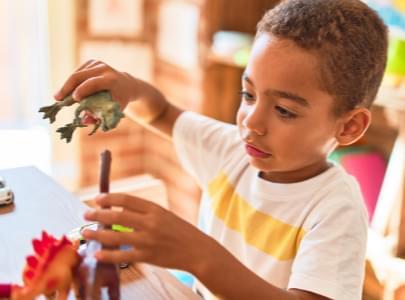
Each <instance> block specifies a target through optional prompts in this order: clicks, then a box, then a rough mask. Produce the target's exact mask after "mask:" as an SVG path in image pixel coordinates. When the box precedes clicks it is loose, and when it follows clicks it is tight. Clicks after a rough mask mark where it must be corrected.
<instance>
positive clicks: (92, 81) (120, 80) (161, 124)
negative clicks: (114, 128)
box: [55, 60, 182, 138]
mask: <svg viewBox="0 0 405 300" xmlns="http://www.w3.org/2000/svg"><path fill="white" fill-rule="evenodd" d="M103 90H108V91H109V92H110V93H111V95H112V98H113V99H114V101H117V102H118V103H119V104H120V106H121V109H122V110H124V113H125V114H126V115H127V116H128V117H130V118H131V119H133V120H135V121H137V122H139V123H141V124H142V125H144V126H146V127H148V128H150V129H152V130H154V131H156V132H158V133H161V134H162V135H163V136H166V137H168V138H170V137H171V135H172V131H173V125H174V122H175V121H176V119H177V117H178V116H179V115H180V114H181V113H182V110H180V109H179V108H177V107H175V106H174V105H172V104H171V103H169V102H168V101H167V99H166V98H165V96H164V95H163V94H162V93H161V92H160V91H159V90H158V89H156V88H155V87H154V86H152V85H151V84H149V83H147V82H145V81H142V80H140V79H137V78H134V77H133V76H131V75H130V74H128V73H126V72H120V71H117V70H115V69H114V68H112V67H110V66H109V65H107V64H105V63H103V62H100V61H95V60H90V61H87V62H86V63H84V64H83V65H81V66H80V67H79V68H78V69H77V70H76V71H75V72H74V73H73V74H72V75H70V77H69V78H68V79H67V80H66V82H65V83H64V84H63V86H62V87H61V89H60V90H59V91H58V92H57V93H56V94H55V99H56V100H62V99H63V98H64V97H66V96H67V95H69V94H72V96H73V98H74V99H75V100H76V101H80V100H81V99H83V98H84V97H86V96H89V95H91V94H94V93H96V92H99V91H103Z"/></svg>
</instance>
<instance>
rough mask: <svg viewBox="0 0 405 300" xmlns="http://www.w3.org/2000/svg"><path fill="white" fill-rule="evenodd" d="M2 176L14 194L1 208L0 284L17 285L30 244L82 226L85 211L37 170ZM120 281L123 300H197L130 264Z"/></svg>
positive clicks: (164, 275)
mask: <svg viewBox="0 0 405 300" xmlns="http://www.w3.org/2000/svg"><path fill="white" fill-rule="evenodd" d="M0 176H2V177H3V178H4V179H5V180H6V182H7V185H9V186H10V187H11V189H12V190H13V191H14V194H15V199H14V205H11V206H6V207H0V245H1V246H0V283H9V282H13V283H20V284H21V281H22V280H21V273H22V269H23V266H24V263H25V257H26V256H27V255H30V254H32V253H33V250H32V246H31V240H32V239H33V238H39V237H40V235H41V232H42V230H46V231H47V232H48V233H50V234H52V235H54V236H56V237H58V238H60V237H61V236H62V235H63V234H66V233H67V232H69V231H70V230H71V229H73V228H76V227H78V226H81V225H83V224H84V223H85V221H84V219H83V217H82V215H83V212H84V211H86V210H87V209H88V208H87V206H85V205H84V204H83V203H82V202H81V201H79V200H78V199H77V198H76V197H75V196H73V195H72V194H71V193H69V192H68V191H66V190H65V189H64V188H62V187H61V186H60V185H58V184H57V183H56V182H55V181H54V180H53V179H52V178H50V177H49V176H47V175H46V174H44V173H42V172H41V171H39V170H38V169H36V168H35V167H21V168H15V169H6V170H0ZM120 280H121V295H122V297H121V298H122V299H146V300H147V299H154V300H160V299H162V300H165V299H168V300H169V299H176V300H181V299H200V298H199V297H198V296H197V295H196V294H194V293H193V292H192V291H191V290H190V289H188V288H187V287H186V286H184V285H183V284H181V283H180V282H179V281H177V279H175V278H174V277H173V276H171V274H170V273H169V272H167V271H166V270H165V269H162V268H158V267H155V266H150V265H146V264H139V265H137V266H136V267H135V266H131V267H130V268H128V269H124V270H121V271H120ZM103 298H104V297H103ZM70 299H74V297H73V296H72V293H71V295H70Z"/></svg>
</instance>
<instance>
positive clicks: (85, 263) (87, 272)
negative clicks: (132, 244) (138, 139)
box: [78, 150, 120, 300]
mask: <svg viewBox="0 0 405 300" xmlns="http://www.w3.org/2000/svg"><path fill="white" fill-rule="evenodd" d="M110 167H111V153H110V151H108V150H105V151H104V152H103V153H101V167H100V182H99V183H100V193H108V192H109V175H110ZM103 208H109V207H103ZM97 229H98V230H101V229H111V226H103V225H101V224H100V225H99V226H98V228H97ZM101 249H111V248H109V247H106V246H104V245H102V244H100V243H99V242H97V241H89V242H88V243H87V248H86V251H85V254H84V256H83V260H82V263H81V264H80V266H79V270H78V273H79V274H78V275H79V276H78V277H79V284H78V285H79V291H78V294H79V297H80V299H83V300H90V299H91V300H99V299H101V288H102V287H107V290H108V295H109V299H110V300H118V299H120V282H119V275H118V269H117V266H116V265H114V264H108V263H101V262H98V261H97V260H96V259H95V257H94V254H95V253H96V252H97V251H99V250H101Z"/></svg>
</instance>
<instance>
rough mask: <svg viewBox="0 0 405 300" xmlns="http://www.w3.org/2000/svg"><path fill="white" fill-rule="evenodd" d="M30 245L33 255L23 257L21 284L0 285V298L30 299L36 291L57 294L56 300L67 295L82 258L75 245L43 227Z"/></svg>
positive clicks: (36, 293)
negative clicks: (22, 284) (23, 265)
mask: <svg viewBox="0 0 405 300" xmlns="http://www.w3.org/2000/svg"><path fill="white" fill-rule="evenodd" d="M32 246H33V248H34V251H35V255H31V256H28V257H27V259H26V266H25V268H24V273H23V281H24V286H22V287H21V286H17V285H11V284H9V285H0V298H1V297H6V298H9V299H12V300H33V299H36V297H38V296H39V295H45V296H47V297H50V296H54V295H56V297H57V298H56V299H58V300H65V299H67V296H68V294H69V291H70V288H71V287H72V285H73V283H74V280H75V274H76V272H77V268H78V266H79V263H80V261H81V257H80V255H79V254H78V252H77V245H74V244H73V243H72V242H70V241H69V240H68V239H67V238H66V237H65V236H63V237H62V238H61V239H60V240H58V239H56V238H54V237H53V236H51V235H49V234H47V233H46V232H45V231H43V232H42V238H41V239H40V240H38V239H34V240H33V241H32ZM75 290H76V291H77V285H76V287H75Z"/></svg>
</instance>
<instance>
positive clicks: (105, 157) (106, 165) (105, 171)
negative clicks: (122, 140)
mask: <svg viewBox="0 0 405 300" xmlns="http://www.w3.org/2000/svg"><path fill="white" fill-rule="evenodd" d="M110 169H111V152H110V151H108V150H104V151H103V152H102V153H101V166H100V180H99V189H100V193H108V192H109V191H110Z"/></svg>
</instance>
